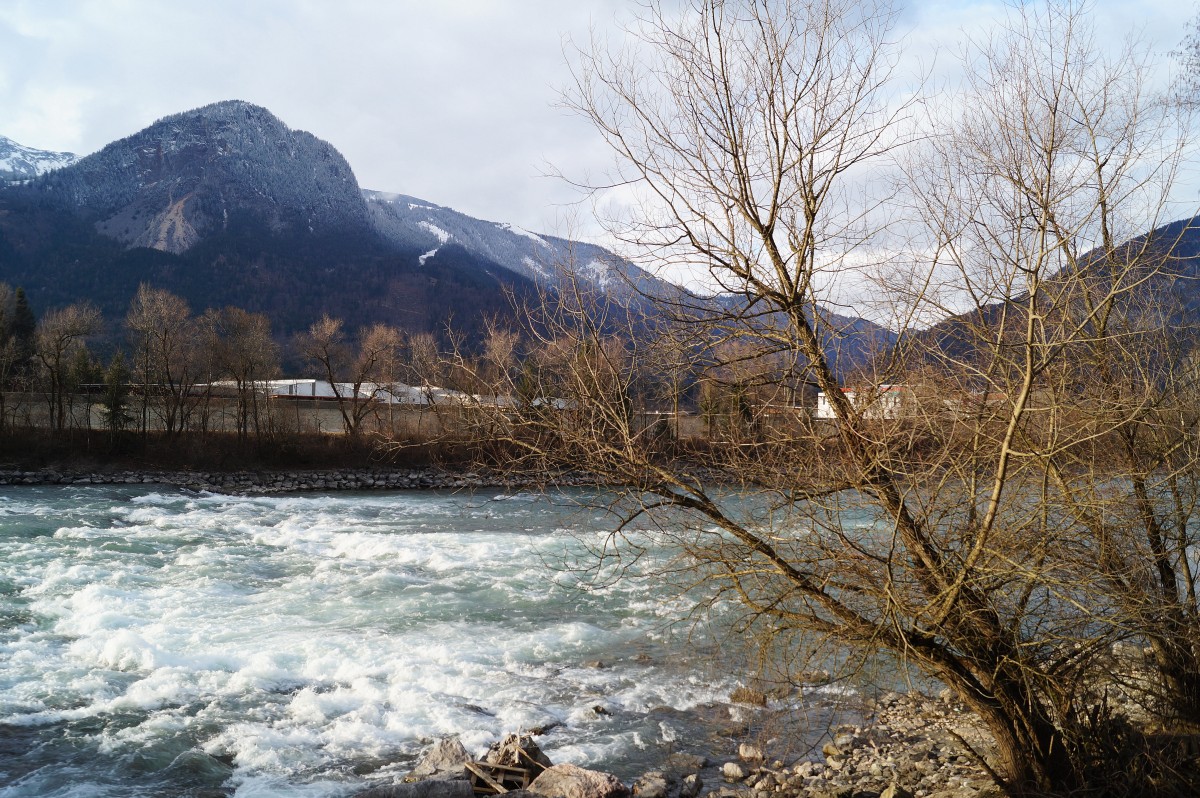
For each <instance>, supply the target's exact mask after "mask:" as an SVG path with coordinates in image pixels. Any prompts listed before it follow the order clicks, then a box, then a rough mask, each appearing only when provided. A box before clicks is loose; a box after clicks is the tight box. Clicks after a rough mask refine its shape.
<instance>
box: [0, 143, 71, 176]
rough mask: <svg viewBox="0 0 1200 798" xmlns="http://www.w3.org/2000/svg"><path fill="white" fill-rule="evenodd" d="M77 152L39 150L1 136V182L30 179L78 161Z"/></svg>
mask: <svg viewBox="0 0 1200 798" xmlns="http://www.w3.org/2000/svg"><path fill="white" fill-rule="evenodd" d="M78 160H79V158H78V157H76V155H75V153H72V152H52V151H50V150H39V149H35V148H33V147H26V146H24V145H22V144H18V143H17V142H15V141H13V140H12V139H10V138H7V137H5V136H0V182H3V181H6V180H29V179H30V178H34V177H37V176H38V175H41V174H45V173H46V172H49V171H50V170H52V169H61V168H63V167H64V166H70V165H71V164H73V163H75V162H76V161H78Z"/></svg>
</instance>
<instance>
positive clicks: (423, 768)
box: [409, 737, 471, 779]
mask: <svg viewBox="0 0 1200 798" xmlns="http://www.w3.org/2000/svg"><path fill="white" fill-rule="evenodd" d="M470 761H471V755H470V754H469V753H467V749H466V748H464V747H463V744H462V743H461V742H459V740H458V738H457V737H444V738H442V739H441V740H438V741H437V742H436V743H434V744H433V747H431V748H430V749H429V750H428V751H426V752H425V754H424V755H423V756H422V757H421V761H420V762H418V763H417V766H416V767H415V768H413V769H412V773H410V774H409V775H411V776H416V777H417V778H420V779H428V778H434V777H439V776H440V777H450V778H454V777H458V776H462V775H463V773H464V770H463V766H464V765H466V764H467V763H468V762H470Z"/></svg>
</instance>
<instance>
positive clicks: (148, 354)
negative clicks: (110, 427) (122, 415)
mask: <svg viewBox="0 0 1200 798" xmlns="http://www.w3.org/2000/svg"><path fill="white" fill-rule="evenodd" d="M125 324H126V326H127V327H128V328H129V331H130V333H131V334H132V336H133V339H134V347H135V351H136V354H135V358H136V362H138V363H139V364H140V367H141V371H142V398H143V420H142V423H143V425H145V423H146V419H145V417H144V416H145V412H146V410H147V409H148V405H147V403H148V401H149V399H150V396H151V395H152V394H153V395H156V396H157V397H158V399H159V403H158V406H157V407H156V410H157V412H158V414H159V416H160V420H161V421H162V424H163V428H164V429H165V430H166V432H167V434H168V435H174V434H175V433H178V432H182V431H183V430H184V429H185V428H186V427H187V425H188V420H189V417H190V415H191V412H192V410H193V409H194V407H195V406H196V402H197V395H196V391H195V387H196V382H197V366H198V359H199V358H198V354H199V352H198V347H199V346H200V344H201V335H200V331H199V328H198V326H197V323H196V320H195V319H194V318H193V317H192V313H191V310H190V309H189V308H188V306H187V302H185V301H184V300H183V299H182V298H181V297H178V296H176V295H175V294H172V293H171V292H169V291H165V290H162V289H158V288H151V287H150V286H149V285H146V284H145V283H143V284H142V285H140V286H138V292H137V294H136V295H135V296H134V298H133V302H132V303H131V304H130V307H129V313H128V314H127V315H126V317H125Z"/></svg>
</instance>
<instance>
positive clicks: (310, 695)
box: [0, 486, 744, 798]
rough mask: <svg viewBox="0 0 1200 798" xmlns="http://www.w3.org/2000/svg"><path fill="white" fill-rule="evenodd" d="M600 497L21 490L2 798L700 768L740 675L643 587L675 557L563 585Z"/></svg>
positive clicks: (600, 531) (7, 502)
mask: <svg viewBox="0 0 1200 798" xmlns="http://www.w3.org/2000/svg"><path fill="white" fill-rule="evenodd" d="M587 498H588V496H587V495H586V494H584V493H579V492H577V493H570V492H568V493H562V494H555V495H552V496H549V497H546V496H533V495H521V494H518V495H512V496H505V495H494V494H493V493H488V494H475V495H470V494H453V493H442V492H390V493H382V492H381V493H331V494H297V495H291V496H272V497H238V496H226V495H210V494H196V493H189V492H184V491H178V490H174V489H163V488H155V487H153V486H129V487H115V486H114V487H99V486H96V487H93V486H62V487H12V488H6V489H5V490H4V492H3V493H2V494H0V798H16V796H38V797H39V798H46V797H59V798H67V797H68V796H79V797H80V798H82V796H88V798H99V797H101V796H192V797H193V798H216V797H217V796H230V795H232V796H238V797H239V798H248V797H250V796H254V797H255V798H260V797H262V798H265V797H266V796H284V795H286V796H311V797H313V798H316V797H317V796H343V795H353V794H354V793H355V792H356V791H358V790H361V789H363V788H365V787H367V786H371V785H373V784H378V783H389V782H390V781H391V780H393V779H394V778H398V777H399V776H400V775H402V774H403V773H404V772H406V771H407V770H408V769H409V768H410V767H411V766H412V764H413V761H414V759H415V757H416V756H417V755H418V754H419V752H420V751H421V749H422V748H423V747H424V746H425V745H427V744H428V743H429V742H430V741H431V740H433V739H436V738H437V737H439V736H443V735H448V734H457V735H459V736H460V738H461V740H462V741H463V743H464V744H465V745H466V746H467V748H468V749H469V750H472V751H475V752H476V753H481V752H482V751H483V750H484V749H486V747H487V745H488V744H489V743H491V742H493V741H495V740H496V739H498V738H499V737H501V736H502V735H503V734H505V733H508V732H512V731H517V730H529V729H534V728H538V727H552V728H550V729H549V730H548V731H547V732H546V734H544V735H543V736H542V737H541V738H539V741H540V743H541V744H542V746H543V748H544V749H545V750H546V751H547V753H548V754H549V755H550V757H551V758H552V759H553V760H554V761H556V762H558V761H569V762H574V763H576V764H580V765H584V766H590V767H597V768H601V769H606V770H609V771H612V772H614V773H616V774H617V775H619V776H621V777H622V778H624V779H626V780H629V779H632V778H633V777H634V776H636V775H638V774H639V773H641V772H642V771H644V770H646V769H648V768H651V767H653V766H654V765H655V764H657V763H659V762H661V760H662V759H663V757H664V756H666V755H667V754H668V753H669V752H670V751H672V750H676V749H677V747H681V748H683V749H685V750H695V746H692V747H691V748H689V747H688V745H687V744H686V743H688V742H694V743H696V744H699V743H700V741H701V740H703V739H709V738H710V737H711V734H709V733H710V732H711V731H712V729H711V728H707V727H711V726H712V724H713V721H714V718H715V719H718V720H720V721H722V722H724V723H725V724H726V725H728V721H729V718H730V714H731V711H730V710H729V709H728V708H727V707H725V705H724V704H722V703H720V702H725V701H728V698H729V694H730V691H731V690H732V689H733V688H734V687H735V686H736V685H737V684H738V681H739V678H738V677H743V676H744V674H743V673H739V672H736V671H737V669H733V670H734V671H735V672H730V668H729V667H728V661H729V659H728V658H727V657H725V656H717V655H716V653H715V652H718V651H720V650H721V649H722V647H721V646H720V645H719V641H718V639H717V633H716V632H715V630H714V629H713V628H711V627H710V626H706V625H704V624H698V623H697V622H696V621H694V620H689V619H687V610H688V609H689V606H690V602H689V601H688V600H687V599H686V598H685V597H683V596H681V595H680V594H679V590H678V589H677V588H674V587H672V585H671V584H670V583H669V581H667V580H663V579H656V578H650V579H647V578H641V577H640V576H639V575H641V576H642V577H644V575H645V574H646V573H652V572H654V571H655V570H656V565H660V564H661V563H663V562H664V561H665V558H666V557H667V556H668V555H669V553H668V552H661V551H657V550H655V549H654V548H653V547H652V546H651V547H650V549H649V552H648V555H647V556H646V557H645V558H644V559H643V560H641V561H639V562H637V563H634V564H632V565H631V566H630V572H629V573H628V574H626V575H625V576H624V577H623V578H621V579H617V580H612V579H602V580H600V581H599V582H596V581H595V580H593V579H591V578H590V577H589V576H588V575H586V574H584V573H581V572H580V571H578V570H576V569H573V568H571V567H570V566H571V565H572V564H579V563H584V564H587V563H591V562H593V560H592V559H591V558H590V555H589V554H588V547H589V546H590V545H592V544H595V543H598V542H599V541H601V540H602V539H603V536H604V534H605V530H607V529H608V528H609V527H610V526H611V519H608V518H605V517H604V515H603V513H601V512H599V511H597V510H591V509H583V508H582V503H583V502H581V500H585V499H587ZM609 576H611V574H609ZM708 623H711V621H710V622H708ZM714 706H715V708H714ZM737 712H738V710H736V709H734V710H733V711H732V714H733V715H734V716H736V715H737ZM702 753H703V751H702Z"/></svg>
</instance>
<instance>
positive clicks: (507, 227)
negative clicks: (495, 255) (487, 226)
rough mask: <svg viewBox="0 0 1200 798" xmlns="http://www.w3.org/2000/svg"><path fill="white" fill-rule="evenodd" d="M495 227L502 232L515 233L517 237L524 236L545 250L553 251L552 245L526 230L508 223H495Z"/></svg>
mask: <svg viewBox="0 0 1200 798" xmlns="http://www.w3.org/2000/svg"><path fill="white" fill-rule="evenodd" d="M496 227H498V228H500V229H501V230H504V231H506V232H509V233H516V234H517V235H519V236H525V237H526V238H529V239H532V240H534V241H536V242H537V243H539V244H541V245H542V246H543V247H545V248H546V249H554V245H553V244H551V243H550V242H549V241H547V240H546V239H544V238H542V237H541V236H540V235H538V234H537V233H531V232H529V231H528V230H526V229H525V228H523V227H517V226H516V225H511V224H509V223H508V222H496Z"/></svg>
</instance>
